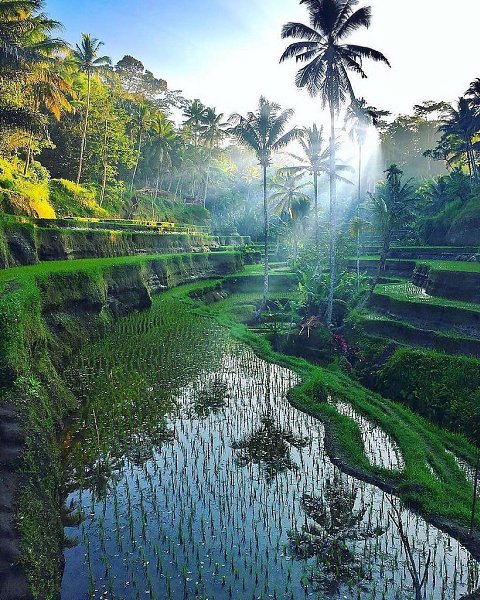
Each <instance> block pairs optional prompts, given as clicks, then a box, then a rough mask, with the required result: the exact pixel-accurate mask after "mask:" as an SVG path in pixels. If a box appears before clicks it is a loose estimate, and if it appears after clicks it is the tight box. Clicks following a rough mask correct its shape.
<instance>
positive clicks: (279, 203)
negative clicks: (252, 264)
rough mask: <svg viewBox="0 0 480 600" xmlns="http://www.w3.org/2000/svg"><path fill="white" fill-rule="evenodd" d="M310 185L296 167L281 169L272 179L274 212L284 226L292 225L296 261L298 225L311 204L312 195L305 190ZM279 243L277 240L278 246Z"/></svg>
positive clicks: (271, 201)
mask: <svg viewBox="0 0 480 600" xmlns="http://www.w3.org/2000/svg"><path fill="white" fill-rule="evenodd" d="M308 185H309V184H308V183H306V182H305V181H304V180H303V173H301V172H300V173H298V172H296V169H295V168H293V169H290V170H287V169H280V170H278V171H277V173H276V174H275V177H273V178H272V179H271V180H270V188H271V189H272V190H273V194H271V196H270V203H271V204H272V205H273V213H274V214H275V215H276V216H277V217H279V218H280V220H281V222H282V224H283V225H284V227H289V226H290V227H291V231H292V235H293V252H294V256H293V259H294V260H295V261H296V260H297V255H298V236H297V231H296V230H297V229H298V228H297V227H296V225H297V223H299V222H300V221H301V220H302V219H303V217H305V216H306V214H307V212H308V209H309V205H310V196H308V194H305V193H304V191H303V190H304V189H305V188H306V187H307V186H308ZM278 245H279V242H278V241H277V247H278Z"/></svg>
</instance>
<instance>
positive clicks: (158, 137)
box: [152, 112, 177, 205]
mask: <svg viewBox="0 0 480 600" xmlns="http://www.w3.org/2000/svg"><path fill="white" fill-rule="evenodd" d="M152 131H153V133H154V134H155V144H156V146H157V148H158V171H157V182H156V185H155V199H156V198H158V192H159V190H160V174H161V172H162V168H163V163H164V159H165V157H166V156H167V157H169V155H170V152H171V151H172V148H173V144H174V142H175V140H176V137H177V134H176V132H175V127H174V125H173V123H172V121H170V120H169V119H168V118H167V116H166V115H165V113H161V112H160V113H156V114H155V115H154V116H153V120H152ZM152 205H153V202H152Z"/></svg>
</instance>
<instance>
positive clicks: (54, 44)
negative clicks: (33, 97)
mask: <svg viewBox="0 0 480 600" xmlns="http://www.w3.org/2000/svg"><path fill="white" fill-rule="evenodd" d="M43 5H44V1H43V0H0V76H1V77H2V87H4V86H6V85H8V82H9V81H12V80H13V81H14V82H16V83H18V81H19V80H21V81H22V82H23V83H25V84H26V85H27V88H28V87H29V86H31V83H32V81H33V80H34V79H35V78H34V75H35V76H36V77H37V80H38V75H39V72H41V73H43V74H45V71H46V70H47V69H48V70H50V72H51V67H52V65H55V64H56V62H57V61H56V57H55V56H54V55H55V54H56V53H57V52H60V51H62V50H65V49H66V48H67V44H66V43H65V42H64V41H62V40H60V39H56V38H52V37H51V33H52V32H53V31H54V30H56V29H59V28H60V27H61V25H60V23H58V21H54V20H52V19H49V18H48V17H47V16H46V15H45V14H43V13H41V12H39V11H40V10H41V9H42V7H43ZM31 92H32V89H31V87H30V89H29V90H28V93H31ZM36 104H37V103H35V102H34V106H21V107H20V106H13V105H11V104H10V103H9V102H3V103H2V105H1V106H0V126H1V127H2V128H3V129H24V130H26V131H28V132H30V135H33V134H35V133H38V134H40V133H43V134H46V135H47V133H46V124H45V123H46V122H45V119H43V118H42V115H41V114H40V112H39V110H38V106H37V105H36ZM47 109H49V110H50V108H49V107H48V106H47Z"/></svg>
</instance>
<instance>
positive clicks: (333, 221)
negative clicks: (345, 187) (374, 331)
mask: <svg viewBox="0 0 480 600" xmlns="http://www.w3.org/2000/svg"><path fill="white" fill-rule="evenodd" d="M335 165H336V152H335V107H334V105H333V102H330V252H329V254H330V257H329V259H330V260H329V262H330V283H329V286H328V301H327V314H326V324H327V327H330V326H331V325H332V316H333V292H334V289H335V279H336V256H335V242H336V236H337V178H336V175H337V174H336V169H335Z"/></svg>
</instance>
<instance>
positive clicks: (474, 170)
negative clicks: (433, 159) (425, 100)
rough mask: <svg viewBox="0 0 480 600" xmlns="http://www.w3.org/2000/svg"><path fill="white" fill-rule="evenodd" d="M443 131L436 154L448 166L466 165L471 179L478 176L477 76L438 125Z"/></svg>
mask: <svg viewBox="0 0 480 600" xmlns="http://www.w3.org/2000/svg"><path fill="white" fill-rule="evenodd" d="M439 132H440V133H441V134H442V137H441V138H440V141H439V143H438V145H437V148H436V154H437V156H438V155H440V157H441V158H444V159H446V161H447V164H448V165H449V166H455V165H462V166H463V165H466V167H467V169H468V173H469V176H470V179H471V180H472V181H478V179H479V177H480V163H479V154H480V79H476V80H475V81H473V82H472V83H471V84H470V87H469V88H468V90H467V91H466V92H465V95H464V96H461V97H460V98H459V99H458V101H457V103H456V104H455V105H453V106H450V107H449V108H448V109H447V111H446V115H445V117H444V118H443V120H442V124H441V126H440V128H439Z"/></svg>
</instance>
